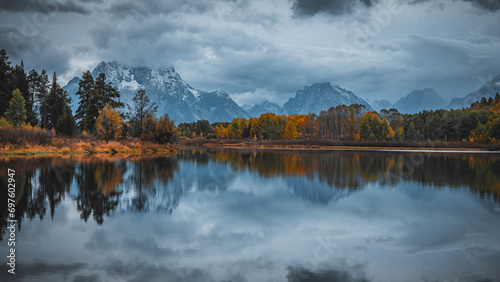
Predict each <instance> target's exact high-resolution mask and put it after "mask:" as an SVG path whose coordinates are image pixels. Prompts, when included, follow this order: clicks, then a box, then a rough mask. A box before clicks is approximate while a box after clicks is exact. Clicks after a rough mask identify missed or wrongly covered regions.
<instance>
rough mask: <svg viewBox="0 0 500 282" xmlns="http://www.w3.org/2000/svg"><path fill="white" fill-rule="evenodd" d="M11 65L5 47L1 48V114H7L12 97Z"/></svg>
mask: <svg viewBox="0 0 500 282" xmlns="http://www.w3.org/2000/svg"><path fill="white" fill-rule="evenodd" d="M11 70H12V68H11V66H10V62H9V57H8V56H7V53H6V52H5V50H4V49H1V50H0V116H3V115H4V114H5V111H6V110H7V108H8V106H9V101H10V100H11V98H12V90H11Z"/></svg>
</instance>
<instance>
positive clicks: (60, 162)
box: [0, 158, 75, 239]
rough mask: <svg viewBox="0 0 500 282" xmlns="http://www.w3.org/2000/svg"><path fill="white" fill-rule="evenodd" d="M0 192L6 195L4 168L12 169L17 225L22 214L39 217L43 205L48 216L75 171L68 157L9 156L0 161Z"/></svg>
mask: <svg viewBox="0 0 500 282" xmlns="http://www.w3.org/2000/svg"><path fill="white" fill-rule="evenodd" d="M0 167H1V171H0V183H1V187H0V193H2V195H7V184H6V183H7V179H8V178H7V177H8V176H7V169H8V168H12V169H15V170H16V177H15V180H16V212H15V215H16V219H17V221H18V226H19V229H20V228H21V224H22V220H23V218H24V215H25V214H26V216H27V217H28V218H29V219H33V218H36V217H38V218H40V220H43V218H44V217H45V213H46V211H47V207H48V208H49V209H50V215H51V218H53V217H54V212H55V209H56V207H57V205H58V204H59V203H60V202H61V201H62V199H63V198H64V197H65V194H66V193H67V192H68V191H69V188H70V184H71V181H72V179H73V176H74V173H75V166H74V164H73V161H72V160H70V159H68V158H10V159H4V160H2V161H0ZM7 216H8V214H7V201H6V200H5V201H1V203H0V217H1V220H2V223H1V225H2V233H1V234H2V235H0V239H1V236H3V234H4V232H5V227H6V223H7V219H8V218H7Z"/></svg>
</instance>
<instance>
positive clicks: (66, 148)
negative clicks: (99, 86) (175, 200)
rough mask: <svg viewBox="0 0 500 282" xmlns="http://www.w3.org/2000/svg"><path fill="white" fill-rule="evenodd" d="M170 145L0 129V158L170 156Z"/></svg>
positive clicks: (137, 140)
mask: <svg viewBox="0 0 500 282" xmlns="http://www.w3.org/2000/svg"><path fill="white" fill-rule="evenodd" d="M174 151H176V148H175V147H174V146H173V145H171V144H156V143H153V142H149V141H141V140H139V139H137V138H124V139H120V140H117V141H104V140H99V139H96V138H94V137H93V136H90V135H78V136H75V137H62V136H58V135H55V134H54V133H52V132H51V131H45V130H30V129H12V128H0V155H3V156H9V155H95V154H131V153H170V152H174Z"/></svg>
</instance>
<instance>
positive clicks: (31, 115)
mask: <svg viewBox="0 0 500 282" xmlns="http://www.w3.org/2000/svg"><path fill="white" fill-rule="evenodd" d="M12 86H13V88H15V89H19V91H21V93H22V94H23V98H24V100H25V101H26V105H25V108H26V116H27V120H26V121H27V122H28V123H30V124H31V125H36V124H37V123H38V122H37V119H36V114H35V111H34V109H33V105H34V102H35V99H34V97H33V92H31V91H30V86H29V81H28V77H27V76H26V72H25V71H24V63H23V61H21V65H19V66H17V65H16V66H15V67H14V69H13V70H12Z"/></svg>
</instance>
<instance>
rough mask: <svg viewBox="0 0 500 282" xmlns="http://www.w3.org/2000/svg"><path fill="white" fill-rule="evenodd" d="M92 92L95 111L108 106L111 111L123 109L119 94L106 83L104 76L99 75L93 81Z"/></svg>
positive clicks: (102, 74)
mask: <svg viewBox="0 0 500 282" xmlns="http://www.w3.org/2000/svg"><path fill="white" fill-rule="evenodd" d="M94 90H95V98H94V101H93V102H94V104H95V105H96V107H97V109H102V108H103V107H104V106H105V105H108V104H109V105H110V107H111V108H113V109H119V108H123V106H124V105H123V103H122V102H120V92H118V89H117V88H116V87H113V86H112V85H111V82H109V83H106V74H104V73H101V74H99V76H98V77H97V78H96V79H95V86H94Z"/></svg>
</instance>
